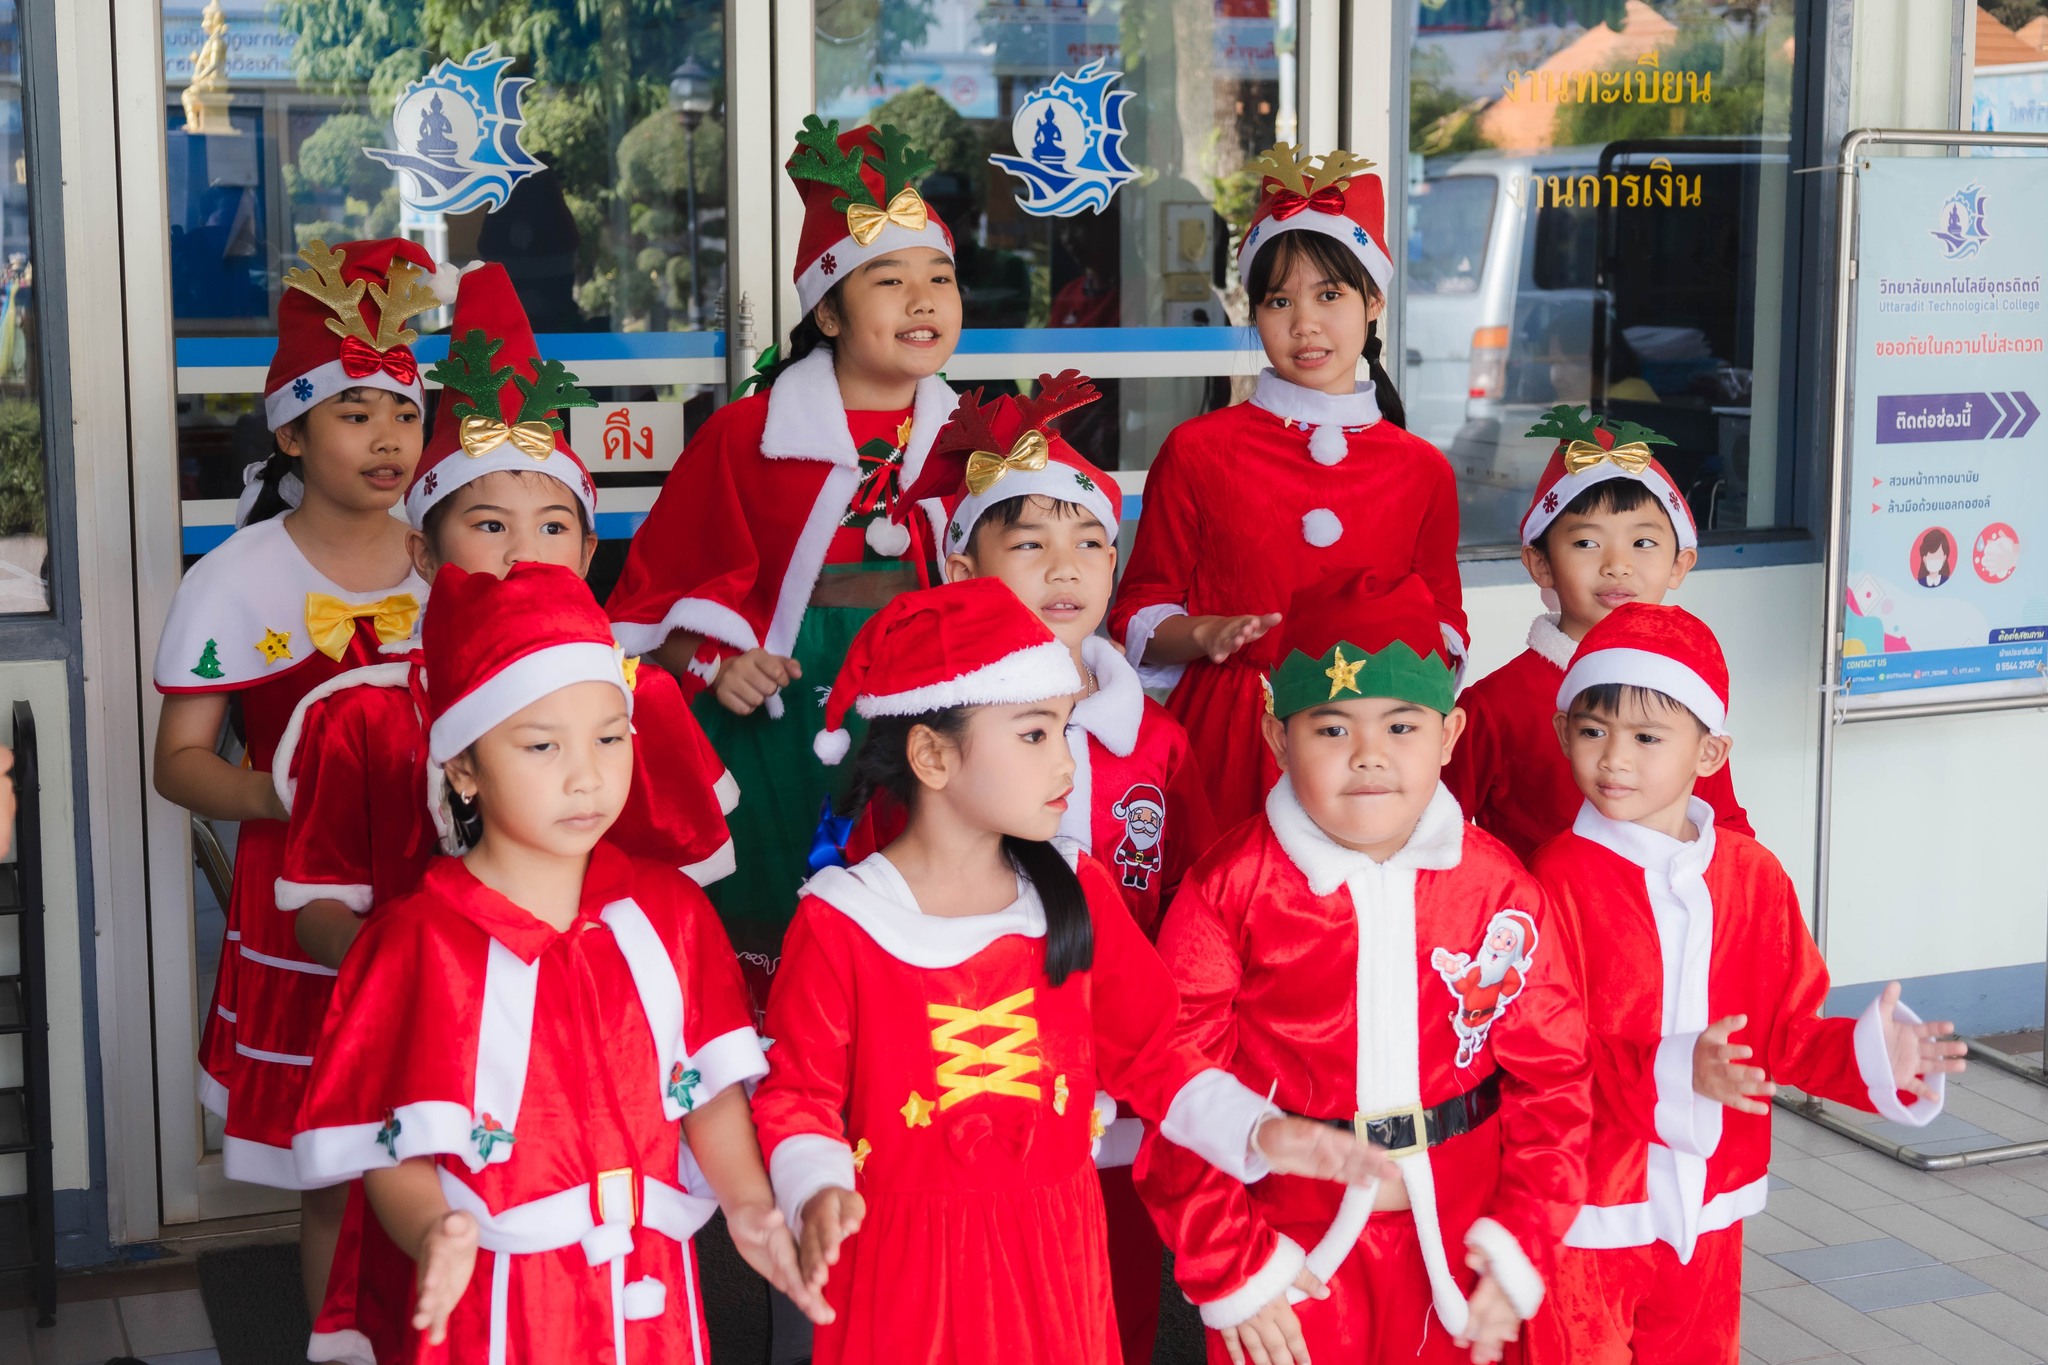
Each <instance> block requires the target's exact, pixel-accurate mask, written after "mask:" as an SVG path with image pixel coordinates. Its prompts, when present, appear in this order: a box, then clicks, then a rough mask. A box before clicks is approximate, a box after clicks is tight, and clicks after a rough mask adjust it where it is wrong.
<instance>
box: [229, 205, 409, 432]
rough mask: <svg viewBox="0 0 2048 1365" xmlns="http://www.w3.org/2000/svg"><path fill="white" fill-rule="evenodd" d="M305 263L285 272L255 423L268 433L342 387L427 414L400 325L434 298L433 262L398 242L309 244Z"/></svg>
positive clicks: (303, 250)
mask: <svg viewBox="0 0 2048 1365" xmlns="http://www.w3.org/2000/svg"><path fill="white" fill-rule="evenodd" d="M299 259H300V260H301V261H304V262H305V264H304V265H300V266H293V267H292V268H291V269H290V270H287V271H285V272H284V297H283V298H281V299H279V300H278V304H277V351H276V353H275V354H274V355H272V356H271V358H270V374H269V376H268V377H267V378H266V379H264V381H263V415H264V418H265V420H267V421H268V422H269V423H270V429H271V430H272V431H276V430H277V429H278V428H279V427H281V426H283V425H284V424H285V423H286V422H289V421H291V420H292V419H293V418H294V417H297V416H298V415H299V414H300V413H303V412H304V411H305V410H306V409H307V408H310V407H312V406H313V405H314V404H315V403H319V402H322V401H324V400H325V399H329V398H332V397H334V395H335V394H337V393H340V392H341V391H342V390H343V389H354V388H364V389H387V390H389V391H390V392H392V393H395V394H398V395H399V396H400V397H402V398H410V399H411V400H412V401H413V402H414V403H415V404H417V405H418V406H420V407H421V408H424V407H425V406H426V401H425V393H424V390H423V389H422V388H421V385H420V367H419V362H418V361H417V360H415V359H413V354H412V344H413V343H414V342H415V341H418V340H419V338H420V334H419V333H418V332H416V331H414V330H413V329H412V328H410V327H408V326H406V325H405V322H406V319H407V318H410V317H413V316H415V315H416V314H419V313H424V312H426V311H427V310H428V309H431V308H438V307H440V306H441V304H442V302H443V300H442V299H441V298H440V297H439V296H437V295H436V294H435V292H434V258H433V257H431V256H429V255H427V253H426V251H425V250H424V249H423V248H421V247H420V246H418V245H417V244H416V243H413V242H409V241H407V240H406V239H405V238H403V237H384V238H379V239H378V240H376V241H370V242H343V243H342V244H341V245H340V246H337V247H329V246H328V245H327V243H325V242H321V241H312V242H308V243H306V245H305V246H303V247H301V248H300V249H299Z"/></svg>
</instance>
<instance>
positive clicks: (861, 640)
mask: <svg viewBox="0 0 2048 1365" xmlns="http://www.w3.org/2000/svg"><path fill="white" fill-rule="evenodd" d="M436 606H437V607H438V606H439V603H438V600H437V602H436ZM431 662H432V661H431V660H430V661H429V666H430V667H431ZM1080 690H1081V671H1080V670H1079V669H1077V668H1075V667H1074V656H1073V654H1072V652H1071V651H1069V650H1068V649H1067V647H1066V646H1065V645H1063V644H1061V643H1060V642H1059V640H1058V639H1056V638H1055V637H1054V636H1053V633H1052V631H1051V629H1050V628H1048V627H1047V626H1046V624H1045V622H1043V621H1041V620H1039V619H1038V615H1037V613H1035V612H1033V611H1032V610H1031V608H1029V607H1027V606H1025V605H1024V604H1023V602H1021V601H1019V600H1018V598H1017V594H1015V593H1013V592H1011V591H1010V590H1009V588H1007V587H1006V586H1004V584H1003V582H1002V580H1001V579H997V578H970V579H968V580H967V581H966V582H964V583H948V584H946V585H945V586H944V587H938V588H924V589H921V590H919V591H916V592H906V593H903V594H901V595H900V596H897V597H895V598H893V599H891V600H890V602H889V605H887V606H885V607H883V608H882V609H881V610H880V611H878V612H876V613H875V614H874V615H873V616H872V617H870V618H868V623H867V624H866V625H864V626H862V627H861V628H860V634H858V635H856V636H854V637H853V644H852V646H851V647H850V648H849V649H848V650H847V651H846V662H845V663H844V664H843V665H841V667H840V669H839V677H838V679H837V680H836V681H835V682H834V683H833V684H832V696H831V698H830V699H829V700H827V701H826V703H825V725H826V729H825V730H823V731H822V732H820V733H819V735H818V737H817V738H816V739H815V740H813V741H812V743H811V748H812V749H813V750H814V751H815V752H816V753H817V755H818V757H819V759H820V760H822V761H823V762H825V763H828V764H831V763H837V762H839V761H840V760H841V759H843V758H845V757H846V751H847V749H848V748H849V747H851V745H852V743H853V740H852V737H851V736H850V735H848V734H847V732H846V713H847V712H848V711H856V712H858V713H859V714H860V715H862V716H865V717H868V718H870V719H872V718H873V717H875V716H922V715H929V714H930V713H932V712H934V711H944V710H947V709H948V708H951V707H955V706H1021V705H1023V704H1024V703H1026V702H1034V701H1047V700H1050V699H1051V698H1053V697H1066V696H1072V695H1073V694H1074V693H1076V692H1079V691H1080Z"/></svg>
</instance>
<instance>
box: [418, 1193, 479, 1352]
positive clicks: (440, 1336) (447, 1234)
mask: <svg viewBox="0 0 2048 1365" xmlns="http://www.w3.org/2000/svg"><path fill="white" fill-rule="evenodd" d="M476 1239H477V1229H476V1219H474V1218H472V1217H470V1216H469V1215H468V1214H466V1213H463V1212H460V1211H459V1210H456V1211H451V1212H448V1213H444V1214H442V1215H441V1216H440V1217H439V1218H436V1219H435V1220H434V1221H433V1222H432V1223H430V1224H428V1225H427V1231H426V1234H425V1235H424V1236H422V1237H421V1238H420V1244H419V1247H418V1249H417V1250H415V1251H414V1253H413V1259H414V1260H415V1261H417V1262H418V1263H419V1269H418V1271H417V1273H416V1274H415V1276H414V1278H413V1309H412V1328H413V1330H414V1331H415V1332H425V1333H426V1334H427V1344H428V1345H430V1346H439V1345H440V1344H441V1343H442V1342H444V1341H446V1340H447V1339H448V1315H449V1314H451V1313H453V1312H454V1311H455V1305H456V1304H458V1303H460V1302H461V1301H462V1295H463V1293H464V1292H465V1291H466V1290H467V1289H468V1288H469V1277H470V1274H471V1273H472V1272H473V1271H475V1269H476Z"/></svg>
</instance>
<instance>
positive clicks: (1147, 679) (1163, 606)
mask: <svg viewBox="0 0 2048 1365" xmlns="http://www.w3.org/2000/svg"><path fill="white" fill-rule="evenodd" d="M1187 614H1188V609H1187V608H1186V607H1184V606H1182V605H1181V604H1180V603H1178V602H1155V603H1154V604H1153V605H1151V606H1149V607H1141V608H1139V609H1138V610H1137V611H1136V612H1135V613H1133V615H1132V616H1131V623H1130V624H1129V625H1128V626H1125V627H1124V657H1125V658H1126V659H1129V660H1130V661H1131V667H1132V668H1135V669H1137V670H1138V681H1139V682H1140V683H1142V684H1144V685H1145V686H1146V687H1172V686H1173V685H1174V684H1176V683H1178V682H1179V681H1180V675H1181V672H1182V668H1183V666H1182V665H1180V664H1147V663H1146V662H1145V646H1147V645H1149V644H1151V643H1152V636H1153V635H1154V634H1155V633H1157V632H1158V630H1159V624H1160V622H1162V621H1167V620H1171V619H1172V618H1173V617H1176V616H1186V615H1187Z"/></svg>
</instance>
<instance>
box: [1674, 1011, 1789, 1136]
mask: <svg viewBox="0 0 2048 1365" xmlns="http://www.w3.org/2000/svg"><path fill="white" fill-rule="evenodd" d="M1748 1023H1749V1016H1748V1015H1746V1014H1731V1015H1729V1016H1728V1017H1727V1018H1725V1019H1716V1020H1715V1021H1714V1022H1713V1023H1711V1024H1709V1025H1707V1029H1706V1032H1704V1033H1702V1034H1701V1035H1700V1040H1699V1041H1698V1042H1697V1043H1695V1044H1693V1049H1692V1088H1693V1090H1694V1091H1695V1092H1697V1093H1698V1094H1701V1095H1704V1096H1705V1097H1706V1098H1708V1099H1710V1100H1712V1101H1714V1102H1715V1103H1716V1104H1724V1105H1726V1106H1728V1107H1729V1108H1730V1109H1733V1110H1735V1111H1736V1112H1737V1113H1739V1114H1768V1113H1770V1112H1771V1096H1773V1095H1775V1094H1777V1093H1778V1087H1777V1086H1775V1085H1773V1084H1772V1083H1771V1078H1770V1076H1769V1075H1767V1074H1766V1073H1765V1071H1764V1069H1763V1068H1762V1067H1760V1066H1743V1065H1740V1063H1742V1062H1743V1061H1744V1060H1746V1059H1747V1058H1748V1057H1749V1056H1750V1054H1751V1049H1750V1048H1748V1047H1745V1046H1744V1045H1743V1044H1741V1043H1731V1042H1729V1041H1728V1035H1730V1034H1732V1033H1737V1032H1740V1031H1741V1030H1742V1028H1743V1027H1744V1026H1745V1025H1747V1024H1748Z"/></svg>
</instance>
